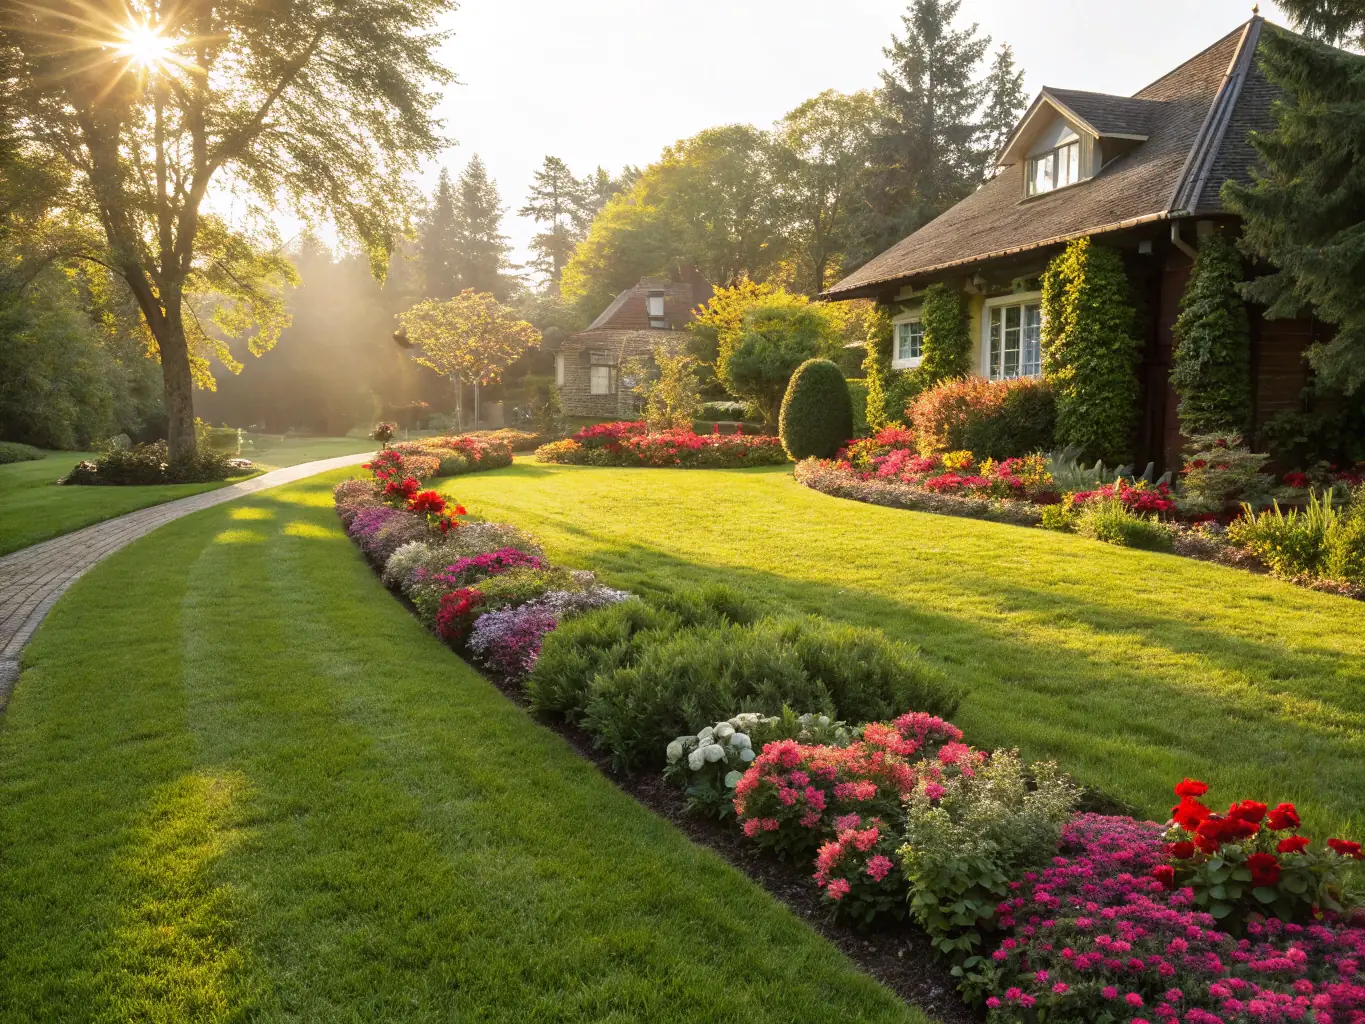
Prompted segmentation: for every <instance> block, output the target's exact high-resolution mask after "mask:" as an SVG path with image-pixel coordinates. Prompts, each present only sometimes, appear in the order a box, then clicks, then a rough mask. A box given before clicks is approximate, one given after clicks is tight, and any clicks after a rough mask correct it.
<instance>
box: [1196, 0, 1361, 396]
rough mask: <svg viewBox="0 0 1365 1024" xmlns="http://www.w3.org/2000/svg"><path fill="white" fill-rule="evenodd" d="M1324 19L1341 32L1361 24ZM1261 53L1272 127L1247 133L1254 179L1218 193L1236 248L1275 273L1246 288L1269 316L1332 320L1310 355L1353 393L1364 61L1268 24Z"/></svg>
mask: <svg viewBox="0 0 1365 1024" xmlns="http://www.w3.org/2000/svg"><path fill="white" fill-rule="evenodd" d="M1300 6H1304V7H1307V6H1308V5H1307V4H1302V5H1300ZM1312 6H1314V7H1316V8H1319V9H1322V10H1329V9H1330V8H1331V7H1332V6H1335V5H1325V4H1321V3H1318V4H1314V5H1312ZM1342 6H1344V5H1342ZM1330 24H1332V25H1334V26H1336V28H1335V29H1334V31H1337V32H1340V33H1343V34H1344V33H1348V32H1350V31H1355V30H1358V29H1359V27H1360V24H1361V22H1360V21H1359V20H1356V21H1353V22H1352V21H1343V22H1335V21H1334V22H1331V23H1330ZM1260 54H1261V66H1262V68H1263V69H1264V71H1265V74H1266V77H1267V78H1268V79H1269V80H1270V82H1271V83H1272V84H1273V85H1275V86H1277V87H1278V88H1279V89H1280V90H1281V100H1280V102H1279V104H1278V105H1277V108H1276V110H1277V115H1276V116H1277V124H1276V127H1275V130H1274V131H1271V132H1255V133H1253V134H1252V136H1251V142H1252V145H1253V146H1254V147H1255V149H1256V152H1257V155H1258V156H1259V157H1260V163H1261V165H1262V169H1261V170H1260V172H1259V173H1258V174H1257V176H1256V179H1255V180H1254V181H1253V182H1252V184H1250V185H1241V184H1239V183H1237V182H1234V181H1229V182H1228V183H1227V184H1226V185H1225V186H1224V187H1223V200H1224V202H1225V203H1226V204H1227V205H1228V207H1230V208H1231V209H1232V210H1234V211H1236V212H1237V213H1239V214H1241V216H1242V218H1243V222H1244V228H1243V236H1242V250H1243V251H1244V252H1245V253H1246V254H1247V255H1249V256H1252V257H1255V258H1259V259H1263V260H1265V261H1267V262H1268V263H1270V264H1271V265H1272V266H1273V267H1275V272H1274V273H1271V274H1267V275H1265V276H1263V277H1260V278H1258V279H1256V280H1255V281H1253V282H1252V283H1251V284H1249V285H1247V286H1246V287H1245V289H1244V294H1245V295H1246V297H1248V298H1250V299H1253V300H1255V301H1257V302H1260V303H1264V304H1265V305H1266V306H1267V316H1269V317H1271V318H1278V317H1293V316H1298V315H1300V314H1301V313H1302V312H1303V311H1304V310H1305V309H1311V310H1312V311H1313V312H1314V313H1315V314H1316V315H1317V317H1318V318H1319V319H1321V320H1323V321H1326V322H1327V323H1330V324H1335V325H1336V328H1337V330H1336V334H1335V337H1333V338H1332V340H1331V341H1328V342H1323V343H1319V344H1317V345H1314V346H1313V347H1312V348H1311V349H1310V350H1309V359H1310V361H1311V362H1312V364H1313V366H1314V368H1315V369H1316V370H1317V371H1318V374H1319V377H1320V380H1321V381H1322V382H1323V383H1327V384H1331V385H1334V386H1338V387H1341V388H1343V389H1345V390H1346V391H1347V392H1348V393H1353V392H1355V391H1356V390H1357V389H1359V388H1360V387H1361V385H1365V289H1363V288H1361V286H1360V282H1361V281H1362V280H1365V177H1362V176H1361V174H1360V163H1359V159H1360V158H1359V154H1360V153H1361V152H1362V151H1363V150H1365V58H1362V57H1360V56H1357V55H1356V54H1351V53H1345V52H1343V51H1340V50H1333V49H1329V48H1328V47H1326V46H1323V45H1321V44H1319V43H1315V42H1312V41H1309V40H1306V39H1302V38H1299V37H1296V36H1293V35H1289V34H1287V33H1280V32H1276V31H1274V30H1273V29H1271V28H1269V27H1267V29H1266V31H1265V32H1264V33H1263V34H1262V37H1261V47H1260Z"/></svg>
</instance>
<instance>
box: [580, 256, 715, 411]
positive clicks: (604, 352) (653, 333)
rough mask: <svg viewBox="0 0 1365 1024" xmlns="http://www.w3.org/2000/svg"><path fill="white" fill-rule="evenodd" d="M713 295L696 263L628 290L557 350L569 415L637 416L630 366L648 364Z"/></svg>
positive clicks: (678, 337)
mask: <svg viewBox="0 0 1365 1024" xmlns="http://www.w3.org/2000/svg"><path fill="white" fill-rule="evenodd" d="M711 295H712V288H711V285H710V284H708V283H707V282H706V280H705V278H703V277H702V276H701V274H700V272H699V271H697V270H696V268H694V267H685V268H681V269H680V270H678V271H677V272H676V273H675V274H674V275H673V276H672V277H671V278H664V277H646V278H642V279H641V281H640V283H639V284H637V285H636V286H635V287H633V288H627V289H626V290H625V291H623V292H622V293H621V294H620V295H618V296H616V299H615V301H613V302H612V304H611V305H610V306H608V307H607V308H606V309H604V310H603V311H602V313H601V315H600V316H598V318H597V319H596V320H594V321H593V322H592V323H591V324H589V325H588V328H587V330H584V331H579V332H578V333H577V334H571V335H569V336H568V337H567V338H564V339H563V340H562V341H560V342H559V343H558V345H557V346H555V347H556V349H557V350H556V351H555V384H556V385H557V386H558V388H559V400H560V404H561V405H562V406H563V408H564V413H565V415H568V416H586V417H591V418H595V419H609V418H610V419H615V418H618V417H629V416H632V415H634V414H635V412H636V410H637V408H638V406H639V399H638V397H637V396H636V395H635V393H634V392H633V391H632V388H633V386H634V382H633V381H631V380H630V379H629V377H628V375H627V374H626V368H627V366H628V364H630V363H631V362H632V361H634V360H639V361H641V362H644V363H646V364H647V363H648V362H649V361H650V359H651V356H652V354H653V351H654V346H655V345H656V344H658V343H659V342H660V341H678V340H680V338H681V335H680V334H679V333H678V332H681V331H682V330H684V329H685V328H686V327H687V325H688V323H689V322H690V321H691V320H692V318H693V311H694V310H695V309H696V308H697V307H698V306H700V305H702V304H704V303H706V302H708V301H709V300H710V298H711Z"/></svg>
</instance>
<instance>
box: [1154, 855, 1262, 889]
mask: <svg viewBox="0 0 1365 1024" xmlns="http://www.w3.org/2000/svg"><path fill="white" fill-rule="evenodd" d="M1272 859H1273V858H1272ZM1152 877H1153V878H1155V879H1156V880H1157V881H1158V882H1160V883H1161V886H1162V888H1163V889H1174V888H1175V868H1173V867H1171V866H1170V865H1169V864H1159V865H1157V866H1156V867H1154V868H1152Z"/></svg>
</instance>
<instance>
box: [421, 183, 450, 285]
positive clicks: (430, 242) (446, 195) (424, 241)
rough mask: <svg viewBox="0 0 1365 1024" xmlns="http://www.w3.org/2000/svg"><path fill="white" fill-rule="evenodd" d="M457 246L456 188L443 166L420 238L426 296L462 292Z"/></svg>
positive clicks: (422, 276)
mask: <svg viewBox="0 0 1365 1024" xmlns="http://www.w3.org/2000/svg"><path fill="white" fill-rule="evenodd" d="M458 250H459V224H458V223H457V220H456V216H455V190H454V188H452V187H451V184H450V172H449V171H447V170H446V169H445V168H442V169H441V180H440V181H439V182H437V184H436V195H435V196H434V197H433V199H432V203H431V209H430V211H429V212H428V214H427V218H426V223H425V224H424V225H423V227H422V234H421V240H420V251H419V261H420V264H421V288H422V291H423V293H424V294H425V296H426V298H429V299H448V298H451V297H452V296H454V295H457V294H459V291H460V281H459V274H458V272H457V271H456V269H455V259H456V253H457V252H458Z"/></svg>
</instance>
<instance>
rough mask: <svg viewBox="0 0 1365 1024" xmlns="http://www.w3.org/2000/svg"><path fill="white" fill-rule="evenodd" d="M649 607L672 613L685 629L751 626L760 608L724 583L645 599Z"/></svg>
mask: <svg viewBox="0 0 1365 1024" xmlns="http://www.w3.org/2000/svg"><path fill="white" fill-rule="evenodd" d="M646 600H647V601H649V603H650V604H652V605H654V606H655V607H657V608H661V609H663V610H664V611H668V612H672V613H673V614H675V615H677V616H678V620H679V621H680V622H681V623H682V624H683V625H684V626H723V625H725V624H726V623H734V624H735V625H738V626H748V625H750V624H752V623H754V622H756V621H757V620H758V617H759V611H758V607H757V606H756V605H755V604H754V601H753V598H751V597H750V596H749V595H748V594H746V593H745V592H744V591H742V590H737V589H736V588H734V587H728V586H726V585H725V584H724V583H709V584H706V585H704V586H700V587H683V588H682V589H680V590H670V591H665V592H664V593H661V594H651V595H648V596H647V597H646Z"/></svg>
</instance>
